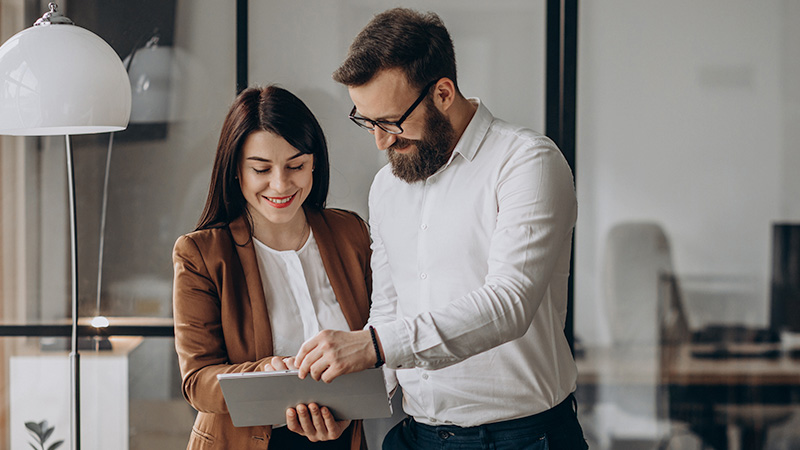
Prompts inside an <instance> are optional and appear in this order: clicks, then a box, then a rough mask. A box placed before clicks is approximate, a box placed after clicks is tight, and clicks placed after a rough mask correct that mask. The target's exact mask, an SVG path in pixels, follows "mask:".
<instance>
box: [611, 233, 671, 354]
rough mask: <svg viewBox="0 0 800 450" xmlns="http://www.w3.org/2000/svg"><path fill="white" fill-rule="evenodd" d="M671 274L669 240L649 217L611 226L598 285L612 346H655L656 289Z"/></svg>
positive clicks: (656, 318) (656, 323)
mask: <svg viewBox="0 0 800 450" xmlns="http://www.w3.org/2000/svg"><path fill="white" fill-rule="evenodd" d="M672 274H673V265H672V254H671V251H670V245H669V239H668V238H667V235H666V233H665V232H664V230H663V228H662V226H661V225H659V224H657V223H654V222H623V223H619V224H617V225H615V226H614V227H612V228H611V230H610V231H609V233H608V238H607V240H606V251H605V263H604V274H603V284H604V288H605V289H604V290H605V301H606V306H607V308H608V317H609V324H610V326H611V336H612V342H613V345H614V346H620V345H658V343H659V340H660V323H659V322H660V305H659V292H660V289H662V287H661V283H663V279H664V276H665V275H672Z"/></svg>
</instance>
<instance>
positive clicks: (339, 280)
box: [305, 209, 363, 330]
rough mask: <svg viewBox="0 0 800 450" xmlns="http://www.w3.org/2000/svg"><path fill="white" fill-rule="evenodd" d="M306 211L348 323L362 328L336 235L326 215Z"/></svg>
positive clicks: (358, 328) (352, 327)
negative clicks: (337, 245) (326, 219)
mask: <svg viewBox="0 0 800 450" xmlns="http://www.w3.org/2000/svg"><path fill="white" fill-rule="evenodd" d="M305 212H306V218H307V219H308V224H309V226H311V230H312V231H313V232H314V236H315V238H316V241H317V246H318V247H319V254H320V256H321V257H322V265H323V266H325V272H326V273H327V274H328V279H329V280H330V282H331V287H332V288H333V293H334V295H336V301H337V302H339V306H340V307H341V308H342V313H344V318H345V320H347V325H349V326H350V329H351V330H360V329H361V323H362V321H363V320H362V318H361V314H359V312H358V308H357V307H356V303H355V301H354V295H353V290H352V289H351V288H350V282H349V280H348V278H347V274H346V273H345V270H344V264H343V263H342V260H341V255H340V252H339V250H338V248H337V247H336V242H337V239H336V236H334V234H333V230H331V228H330V226H328V223H327V222H326V221H325V217H324V216H323V215H322V214H321V213H319V212H317V211H313V210H310V209H306V210H305Z"/></svg>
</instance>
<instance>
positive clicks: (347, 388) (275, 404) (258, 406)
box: [217, 367, 392, 427]
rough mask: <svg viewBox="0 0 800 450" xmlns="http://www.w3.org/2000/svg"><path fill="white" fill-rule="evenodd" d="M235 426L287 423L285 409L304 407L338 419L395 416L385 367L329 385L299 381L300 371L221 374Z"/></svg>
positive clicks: (357, 374) (368, 370) (341, 378)
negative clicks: (322, 410)
mask: <svg viewBox="0 0 800 450" xmlns="http://www.w3.org/2000/svg"><path fill="white" fill-rule="evenodd" d="M217 379H218V380H219V385H220V387H221V388H222V395H223V396H224V397H225V403H226V404H227V405H228V412H229V413H230V415H231V420H232V421H233V425H234V426H237V427H251V426H258V425H274V424H282V423H286V409H287V408H292V407H294V406H296V405H298V404H300V403H305V404H308V403H316V404H318V405H320V406H327V407H328V408H329V409H330V410H331V412H332V413H333V416H334V417H335V418H336V419H337V420H345V419H374V418H382V417H390V416H391V415H392V406H391V402H390V399H389V395H388V394H387V393H386V385H385V384H384V381H383V368H380V367H379V368H375V369H367V370H365V371H363V372H356V373H350V374H347V375H342V376H340V377H337V378H335V379H334V380H333V381H332V382H330V383H325V382H322V381H314V379H313V378H311V376H307V377H306V378H305V379H302V380H301V379H300V378H298V377H297V371H296V370H283V371H275V372H246V373H224V374H219V375H217Z"/></svg>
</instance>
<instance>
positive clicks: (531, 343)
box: [369, 99, 577, 427]
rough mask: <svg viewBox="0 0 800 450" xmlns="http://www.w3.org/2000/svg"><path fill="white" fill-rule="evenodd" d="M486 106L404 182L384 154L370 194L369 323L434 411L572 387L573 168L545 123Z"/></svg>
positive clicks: (474, 421)
mask: <svg viewBox="0 0 800 450" xmlns="http://www.w3.org/2000/svg"><path fill="white" fill-rule="evenodd" d="M470 101H471V102H473V103H474V104H477V111H476V113H475V115H474V116H473V118H472V119H471V121H470V123H469V126H468V127H467V129H466V130H465V132H464V134H463V135H462V136H461V138H460V140H459V141H458V144H457V145H456V147H455V149H454V151H453V154H452V156H451V158H450V160H449V161H448V162H447V164H445V165H444V166H443V167H442V168H441V169H439V171H437V172H436V173H435V174H433V175H431V176H430V177H429V178H428V179H427V180H425V181H421V182H416V183H411V184H409V183H406V182H404V181H402V180H400V179H399V178H396V177H395V176H394V175H392V173H391V168H390V167H389V166H388V165H387V166H385V167H383V168H382V169H381V170H380V171H379V172H378V174H377V175H376V176H375V180H374V181H373V184H372V188H371V190H370V195H369V211H370V220H369V222H370V229H371V235H372V240H373V244H372V250H373V253H372V273H373V293H372V307H371V310H370V324H372V325H374V326H375V329H376V331H377V333H378V335H379V336H380V339H381V342H382V346H383V349H384V352H385V357H386V363H387V366H388V367H390V368H393V369H398V370H397V371H396V377H397V380H398V381H399V383H400V385H401V386H402V388H403V409H404V410H405V412H406V413H408V414H409V415H411V416H413V417H414V418H415V420H417V421H419V422H422V423H426V424H430V425H441V424H454V425H459V426H462V427H469V426H475V425H480V424H485V423H492V422H498V421H502V420H509V419H515V418H519V417H525V416H529V415H531V414H535V413H538V412H541V411H544V410H547V409H550V408H552V407H553V406H555V405H557V404H558V403H560V402H561V401H562V400H564V399H565V398H566V397H567V395H569V394H570V393H571V392H573V391H574V390H575V387H576V378H577V370H576V367H575V362H574V361H573V359H572V356H571V353H570V350H569V345H568V343H567V340H566V337H565V335H564V332H563V329H564V323H565V318H566V314H567V279H568V276H569V260H570V248H571V241H572V230H573V226H574V224H575V219H576V215H577V203H576V198H575V190H574V185H573V179H572V172H571V170H570V168H569V166H568V164H567V162H566V160H565V159H564V157H563V156H562V154H561V152H560V151H559V149H558V148H557V147H556V145H555V144H554V143H553V142H552V141H551V140H550V139H548V138H547V137H545V136H542V135H540V134H537V133H535V132H533V131H531V130H528V129H524V128H521V127H516V126H513V125H510V124H508V123H505V122H503V121H501V120H499V119H495V118H494V117H493V116H492V114H491V113H490V112H489V110H488V109H487V108H486V107H485V106H484V105H483V104H481V103H480V100H478V99H470Z"/></svg>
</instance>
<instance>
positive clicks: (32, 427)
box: [25, 422, 42, 437]
mask: <svg viewBox="0 0 800 450" xmlns="http://www.w3.org/2000/svg"><path fill="white" fill-rule="evenodd" d="M25 426H26V427H28V429H29V430H31V431H33V432H34V433H36V436H38V437H41V436H42V425H41V424H38V423H36V422H25Z"/></svg>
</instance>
